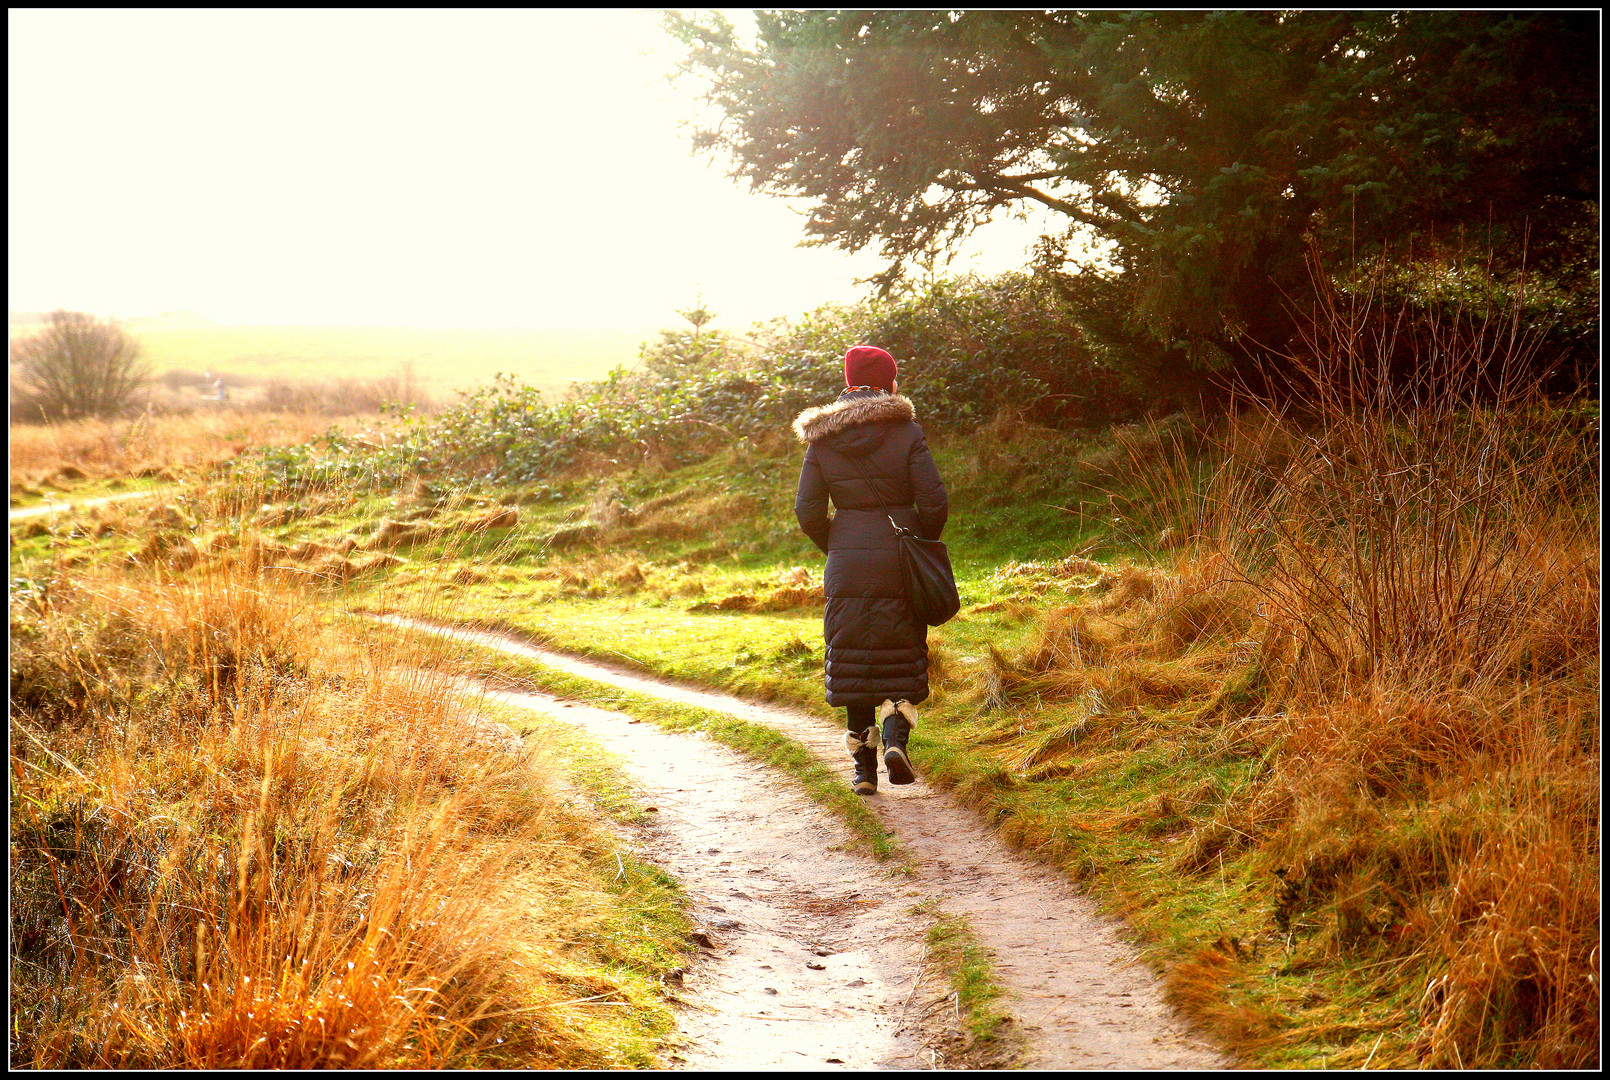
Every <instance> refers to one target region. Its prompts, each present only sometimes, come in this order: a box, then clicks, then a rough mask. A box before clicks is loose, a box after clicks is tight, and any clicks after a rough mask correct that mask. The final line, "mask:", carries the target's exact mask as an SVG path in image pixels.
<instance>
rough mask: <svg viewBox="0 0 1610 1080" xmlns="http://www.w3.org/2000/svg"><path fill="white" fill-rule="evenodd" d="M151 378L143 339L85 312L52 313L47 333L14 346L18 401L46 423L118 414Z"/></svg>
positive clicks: (14, 388) (14, 384)
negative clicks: (142, 352)
mask: <svg viewBox="0 0 1610 1080" xmlns="http://www.w3.org/2000/svg"><path fill="white" fill-rule="evenodd" d="M150 376H151V369H150V365H148V364H146V363H143V362H142V361H141V360H140V344H139V342H138V341H136V340H135V339H134V338H133V337H132V336H131V335H130V334H129V333H128V332H127V331H125V330H124V329H123V328H122V327H121V326H119V325H118V324H117V323H115V322H112V321H110V320H102V319H97V318H95V317H94V316H93V315H86V314H84V313H83V312H81V311H54V312H51V314H50V318H49V320H48V325H47V326H46V327H45V329H43V330H41V331H39V332H38V333H36V334H32V335H30V336H28V337H25V338H21V339H19V340H17V341H14V342H12V343H11V382H12V392H13V394H14V396H16V397H17V398H19V399H20V401H19V402H17V403H19V404H25V405H32V406H33V407H34V408H35V409H37V410H38V413H39V415H41V416H42V417H43V418H45V419H47V420H77V419H79V418H80V417H85V416H115V415H117V414H118V413H121V412H123V411H124V410H126V409H127V408H128V407H129V405H130V404H131V403H132V402H133V400H134V394H135V392H136V391H138V390H139V389H140V387H141V386H143V385H145V383H146V382H147V381H149V379H150Z"/></svg>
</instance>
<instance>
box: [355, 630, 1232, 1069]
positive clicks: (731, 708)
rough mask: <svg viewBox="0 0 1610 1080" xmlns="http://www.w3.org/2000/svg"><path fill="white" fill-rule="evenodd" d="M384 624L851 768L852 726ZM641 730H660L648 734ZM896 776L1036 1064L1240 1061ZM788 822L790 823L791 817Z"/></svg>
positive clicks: (1047, 894) (1032, 868)
mask: <svg viewBox="0 0 1610 1080" xmlns="http://www.w3.org/2000/svg"><path fill="white" fill-rule="evenodd" d="M383 621H386V622H389V623H392V624H394V625H399V626H413V627H416V628H420V629H426V630H430V631H432V632H435V633H439V634H443V635H444V636H449V637H453V638H457V639H459V640H463V641H470V642H474V643H477V644H480V645H484V646H490V647H493V648H497V649H501V650H504V651H507V652H511V653H516V654H520V655H524V656H528V657H531V658H532V659H535V660H538V661H540V662H541V663H544V664H547V665H549V666H551V667H554V668H558V669H560V670H562V671H567V672H570V673H572V674H575V675H580V676H583V677H585V678H589V679H594V680H596V681H598V682H603V683H608V684H611V685H615V686H620V687H625V688H628V689H631V690H635V691H638V692H640V693H645V694H653V695H657V696H659V697H662V698H666V699H670V700H674V701H680V702H685V703H687V704H691V705H696V706H699V707H701V708H706V709H711V710H716V711H720V712H724V713H728V714H731V715H734V716H739V717H741V718H743V719H745V720H748V721H751V722H756V723H765V724H769V725H771V726H773V727H775V728H777V729H778V730H780V731H783V732H785V733H787V734H788V735H790V736H791V737H793V738H795V739H797V740H798V741H799V742H801V743H803V744H804V745H805V746H807V747H809V748H810V750H811V752H812V753H814V754H815V755H816V756H817V757H819V758H820V759H821V760H823V761H825V762H827V763H829V764H831V765H833V766H834V767H835V768H842V767H844V766H845V765H846V762H847V758H846V754H845V751H844V740H843V734H842V730H841V729H839V728H837V727H836V726H834V725H831V724H829V723H827V722H825V721H822V720H819V719H817V718H815V717H812V716H809V715H807V714H804V713H800V712H797V711H795V710H792V709H787V708H783V707H779V706H775V705H766V704H760V703H756V702H750V701H744V700H743V699H741V698H736V697H732V696H731V695H728V694H722V693H718V692H715V691H710V690H702V689H696V688H693V687H688V686H683V685H678V684H673V683H670V682H668V681H666V680H662V679H656V678H653V677H651V676H647V675H644V674H642V673H640V672H636V671H631V670H629V669H625V668H621V667H616V666H613V665H608V664H603V663H600V662H597V661H594V660H583V659H581V658H578V657H575V656H569V655H566V654H563V653H556V652H553V651H551V650H547V649H542V648H538V647H536V646H533V645H530V644H527V643H525V642H523V641H520V640H519V639H518V638H516V637H514V636H513V635H509V634H502V633H494V632H488V631H480V630H470V629H463V628H456V627H446V626H440V625H436V624H431V623H428V622H424V621H419V620H412V619H407V618H403V617H400V616H385V617H383ZM578 708H579V706H578ZM919 723H920V720H919ZM632 730H633V732H634V733H635V732H637V731H646V730H648V725H638V726H636V727H634V728H633V729H632ZM919 765H920V763H919ZM847 779H848V771H847V770H846V782H847ZM885 780H886V778H880V789H879V793H878V794H877V795H876V796H874V797H872V799H871V800H870V802H871V805H872V806H873V807H874V809H875V810H876V812H877V813H878V814H879V816H880V817H881V818H882V819H883V822H884V824H885V825H886V827H888V828H889V830H890V831H891V832H893V833H894V834H895V835H896V836H898V837H899V838H900V839H901V840H902V841H903V842H904V843H905V844H906V846H907V847H908V849H910V850H911V851H912V853H913V855H914V857H915V858H916V860H917V862H918V864H919V865H918V873H917V875H916V877H915V878H908V879H906V880H907V882H908V883H909V885H910V886H912V887H914V889H915V890H916V892H918V893H920V894H921V895H923V896H927V897H931V898H933V899H934V900H936V901H937V902H938V904H939V906H940V908H941V909H942V910H945V911H949V912H953V913H957V914H961V915H965V916H966V917H967V919H968V920H969V922H970V924H971V926H972V929H973V931H974V933H975V934H976V935H977V936H978V938H979V940H980V941H981V943H982V944H983V945H984V946H985V947H987V948H988V949H990V950H991V951H992V952H993V953H994V955H995V977H996V981H997V983H998V984H999V985H1000V986H1002V987H1003V989H1005V990H1006V991H1007V993H1008V994H1009V995H1010V1000H1009V1001H1007V1002H1006V1003H1005V1004H1006V1007H1007V1008H1008V1009H1009V1010H1010V1011H1011V1012H1012V1014H1013V1015H1014V1016H1015V1017H1016V1019H1017V1020H1018V1022H1019V1024H1020V1027H1021V1029H1022V1030H1023V1033H1024V1034H1025V1036H1026V1038H1027V1043H1028V1048H1029V1058H1028V1060H1027V1061H1025V1062H1024V1064H1025V1065H1027V1066H1028V1067H1030V1068H1037V1069H1188V1068H1227V1067H1229V1066H1230V1065H1231V1062H1230V1061H1229V1060H1228V1059H1226V1058H1224V1057H1223V1056H1222V1055H1220V1054H1219V1053H1218V1052H1217V1051H1216V1050H1215V1049H1214V1048H1213V1047H1212V1046H1211V1045H1210V1044H1208V1043H1207V1042H1206V1041H1205V1040H1204V1039H1202V1038H1201V1037H1200V1036H1198V1035H1196V1034H1195V1033H1194V1032H1192V1031H1191V1030H1190V1029H1189V1028H1188V1027H1187V1026H1186V1025H1185V1023H1184V1022H1183V1021H1182V1020H1180V1019H1179V1018H1178V1017H1177V1016H1176V1015H1175V1014H1174V1012H1173V1010H1172V1009H1171V1008H1170V1007H1169V1006H1168V1005H1167V1003H1166V1002H1164V1001H1163V998H1162V994H1161V991H1160V987H1159V986H1158V983H1157V980H1156V979H1155V978H1154V977H1153V976H1152V974H1151V972H1150V971H1149V970H1148V969H1147V967H1146V965H1145V964H1144V963H1143V962H1142V961H1140V959H1139V958H1138V956H1137V954H1136V952H1135V950H1134V948H1133V946H1131V945H1130V944H1129V943H1127V942H1125V941H1124V940H1123V939H1122V937H1121V936H1120V935H1119V932H1118V931H1119V928H1118V926H1117V924H1116V923H1114V922H1113V921H1112V920H1109V919H1106V918H1104V917H1103V916H1101V914H1100V913H1099V912H1098V911H1097V909H1096V906H1095V904H1094V902H1093V901H1091V900H1090V899H1089V898H1088V897H1086V896H1083V895H1082V894H1080V893H1079V892H1078V891H1077V890H1076V889H1075V888H1074V887H1073V885H1072V884H1071V883H1070V882H1068V881H1067V880H1066V879H1065V878H1063V877H1062V876H1061V875H1059V874H1056V873H1054V872H1053V871H1051V870H1049V869H1048V868H1046V867H1043V866H1040V865H1038V864H1036V863H1033V862H1032V861H1030V860H1028V859H1027V858H1025V857H1023V856H1022V855H1020V854H1018V853H1017V852H1015V851H1013V850H1012V849H1011V848H1009V847H1008V846H1007V845H1006V843H1005V842H1004V841H1002V840H1001V839H1000V837H999V836H997V835H996V834H995V832H994V831H993V830H991V829H989V828H988V827H986V826H985V825H983V824H982V823H981V822H980V821H979V820H978V818H977V816H976V815H975V814H973V813H972V812H971V811H969V810H967V809H966V808H964V807H961V806H959V805H957V804H956V803H954V802H953V801H951V800H950V799H949V798H948V797H946V796H944V795H943V793H941V792H939V791H937V790H936V789H934V788H931V787H929V786H928V785H927V784H926V783H923V782H922V781H921V780H920V779H919V780H918V782H917V783H914V784H911V785H908V786H906V787H892V786H890V785H888V784H887V783H886V782H885ZM783 825H784V828H785V829H787V828H789V823H788V822H784V823H783ZM711 846H712V847H720V846H721V845H719V844H712V845H711ZM734 865H735V866H736V865H737V862H736V860H734Z"/></svg>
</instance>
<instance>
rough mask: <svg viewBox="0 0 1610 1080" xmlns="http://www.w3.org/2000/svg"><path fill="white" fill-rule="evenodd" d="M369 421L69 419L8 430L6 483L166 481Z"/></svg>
mask: <svg viewBox="0 0 1610 1080" xmlns="http://www.w3.org/2000/svg"><path fill="white" fill-rule="evenodd" d="M383 422H384V420H383V418H380V417H375V416H361V417H350V418H345V419H336V420H333V421H332V420H331V418H330V417H328V416H310V415H305V414H300V413H272V412H256V411H248V410H241V411H236V410H220V411H208V412H195V413H190V414H187V415H175V416H144V417H137V418H135V419H132V420H75V421H71V422H68V423H57V424H13V425H12V426H11V429H10V443H11V449H10V482H11V486H12V489H13V491H15V490H17V488H18V486H19V485H38V484H41V483H51V482H55V483H62V484H71V483H75V482H80V481H82V480H85V479H89V480H102V479H111V478H129V477H138V476H142V475H154V474H156V473H158V472H161V471H166V472H168V473H170V474H177V473H182V472H185V471H187V470H191V469H200V468H205V467H207V466H209V465H212V464H214V463H216V462H219V461H227V460H229V459H231V458H234V457H236V456H237V455H239V454H241V453H243V452H244V451H245V450H246V449H247V448H248V447H255V446H292V445H298V444H302V443H306V442H310V441H311V440H313V439H314V438H315V437H316V436H318V435H321V434H323V433H324V432H325V431H327V430H329V428H330V427H331V426H332V424H334V425H335V426H337V427H343V428H345V429H347V430H357V429H360V428H363V429H371V428H375V427H376V426H377V425H378V424H381V423H383Z"/></svg>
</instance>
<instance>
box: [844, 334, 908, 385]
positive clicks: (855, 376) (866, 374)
mask: <svg viewBox="0 0 1610 1080" xmlns="http://www.w3.org/2000/svg"><path fill="white" fill-rule="evenodd" d="M895 375H896V369H895V363H894V357H892V356H890V355H889V354H888V353H886V352H884V351H883V350H882V349H880V348H878V347H877V346H876V345H857V346H855V347H854V348H852V349H850V351H849V352H847V353H845V354H844V385H845V386H880V387H882V388H883V389H885V390H887V391H889V392H890V393H891V394H892V393H894V379H895Z"/></svg>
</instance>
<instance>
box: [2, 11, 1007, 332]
mask: <svg viewBox="0 0 1610 1080" xmlns="http://www.w3.org/2000/svg"><path fill="white" fill-rule="evenodd" d="M733 17H734V19H735V21H738V20H740V19H741V18H742V15H741V13H733ZM659 19H660V16H659V13H658V12H657V11H617V10H595V11H471V12H464V11H450V12H449V11H420V10H406V11H392V12H383V11H382V12H374V11H361V12H353V11H316V10H315V11H210V12H209V11H123V10H118V11H56V10H34V11H27V10H25V11H17V10H12V11H9V12H8V13H7V22H8V29H9V35H8V44H9V78H10V85H9V91H10V92H9V121H10V123H9V132H10V145H9V150H10V176H9V180H10V183H9V192H10V264H9V267H10V275H9V277H10V297H9V301H10V308H11V310H12V311H39V310H49V309H53V308H58V307H66V308H72V309H78V310H85V311H92V312H95V313H97V314H102V315H115V316H119V317H133V316H139V315H153V314H157V313H160V312H166V311H194V312H197V313H199V314H201V315H203V316H205V317H207V318H210V319H214V320H217V321H220V322H261V323H287V324H296V323H345V324H373V325H437V326H486V327H504V326H508V327H514V326H532V327H537V326H606V325H619V326H629V327H644V326H661V325H669V324H670V323H672V322H674V321H675V316H674V315H673V314H672V311H673V310H674V309H675V308H678V307H686V306H688V305H689V304H690V303H691V301H692V300H693V298H694V295H695V293H696V292H697V291H698V290H700V289H702V290H703V294H704V297H705V300H706V301H707V303H708V304H709V305H710V306H711V307H713V308H714V309H715V310H716V311H717V312H718V313H719V314H720V315H721V319H720V323H719V324H725V325H727V326H729V327H739V326H741V325H743V324H745V323H747V322H748V321H750V320H751V319H756V318H761V317H766V316H771V315H795V314H798V313H799V312H801V311H804V310H807V309H808V308H811V307H814V306H815V305H816V304H818V303H820V302H823V301H826V300H848V299H852V298H854V297H855V296H856V295H858V294H859V292H860V291H861V290H860V289H858V288H857V287H855V286H853V285H852V281H853V279H855V278H856V277H864V276H866V275H867V274H869V273H871V272H872V271H874V270H876V269H877V268H878V267H879V266H880V265H881V264H880V263H879V261H878V259H877V256H876V253H875V252H872V251H866V252H862V253H861V254H860V255H858V256H855V257H851V256H848V255H846V254H844V253H842V252H839V251H837V250H830V249H821V248H811V249H807V248H800V247H797V246H796V245H797V244H798V242H799V240H800V239H801V238H802V236H803V233H802V231H801V222H802V218H801V216H800V207H799V206H790V204H789V203H788V202H787V201H785V200H781V199H777V198H774V197H768V196H760V195H751V194H749V193H748V192H747V190H745V189H742V188H739V187H738V186H737V185H736V184H735V183H734V182H733V181H731V180H729V179H727V177H726V176H725V172H726V169H727V165H726V164H725V163H724V162H713V161H712V160H711V159H710V158H708V157H705V156H700V157H694V156H692V155H691V154H690V152H689V146H688V142H687V134H686V132H685V131H682V130H679V128H678V123H679V121H682V120H686V119H688V118H689V117H690V116H691V115H692V112H693V110H694V109H695V108H697V107H698V106H697V105H696V98H697V92H698V83H697V82H696V80H694V79H692V78H688V79H684V80H683V81H682V82H681V83H679V84H677V85H676V86H669V85H667V84H666V83H665V81H664V78H663V77H664V76H665V75H666V74H667V73H669V72H670V71H671V70H672V69H673V67H674V65H675V61H676V59H677V56H678V51H677V50H678V46H677V45H676V43H675V42H674V41H672V40H671V39H670V38H669V37H667V36H666V35H664V34H663V33H662V32H661V31H660V29H659ZM740 25H742V24H741V23H740ZM1033 235H1034V230H1033V229H1032V228H1030V227H1028V226H1024V225H1021V224H1016V223H1008V224H1003V225H1001V226H991V229H990V231H989V232H988V233H986V234H980V236H979V237H978V238H977V239H976V240H975V241H974V243H973V244H972V245H971V249H970V251H969V253H968V254H967V256H965V257H964V259H963V260H958V262H957V263H956V264H953V268H956V269H977V270H981V271H985V272H994V271H998V270H1003V269H1007V268H1011V267H1015V266H1019V265H1021V264H1022V263H1023V262H1024V259H1025V254H1024V253H1025V250H1026V248H1027V247H1028V245H1029V244H1030V243H1031V242H1032V239H1033ZM719 324H718V325H719Z"/></svg>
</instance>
